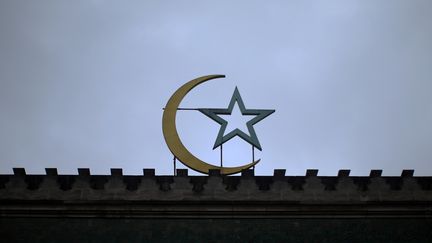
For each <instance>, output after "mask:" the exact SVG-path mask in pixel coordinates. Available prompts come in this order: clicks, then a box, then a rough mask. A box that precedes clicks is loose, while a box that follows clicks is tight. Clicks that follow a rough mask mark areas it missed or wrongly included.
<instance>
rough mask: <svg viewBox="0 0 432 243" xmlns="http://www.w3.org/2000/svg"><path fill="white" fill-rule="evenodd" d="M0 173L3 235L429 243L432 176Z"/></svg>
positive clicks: (14, 238) (15, 238)
mask: <svg viewBox="0 0 432 243" xmlns="http://www.w3.org/2000/svg"><path fill="white" fill-rule="evenodd" d="M13 171H14V174H13V175H0V235H1V239H2V240H3V241H4V242H303V243H304V242H359V243H360V242H404V243H407V242H415V243H418V242H430V239H431V238H432V231H431V230H430V229H431V227H432V217H431V215H432V177H416V176H414V171H413V170H404V171H402V173H401V176H381V174H382V171H381V170H372V171H371V172H370V175H369V176H350V175H349V174H350V171H349V170H340V171H339V173H338V175H337V176H318V170H307V171H306V174H305V175H304V176H286V175H285V170H275V171H274V174H273V176H255V175H254V171H253V170H246V171H243V172H242V173H241V175H240V176H221V175H220V172H219V171H218V170H213V171H211V172H210V175H209V176H188V170H185V169H179V170H177V173H176V174H177V175H176V176H162V175H161V176H158V175H155V170H154V169H144V171H143V172H144V174H143V175H141V176H130V175H123V172H122V169H111V175H91V174H90V170H89V169H78V175H58V173H57V169H53V168H51V169H46V175H27V174H26V172H25V170H24V169H22V168H15V169H14V170H13Z"/></svg>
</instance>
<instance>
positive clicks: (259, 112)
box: [198, 87, 275, 151]
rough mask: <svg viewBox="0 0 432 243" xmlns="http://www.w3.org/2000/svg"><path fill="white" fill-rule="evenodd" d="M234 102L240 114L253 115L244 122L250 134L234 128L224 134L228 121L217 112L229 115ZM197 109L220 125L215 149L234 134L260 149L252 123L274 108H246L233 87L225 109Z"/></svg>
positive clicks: (266, 115) (268, 113) (264, 116)
mask: <svg viewBox="0 0 432 243" xmlns="http://www.w3.org/2000/svg"><path fill="white" fill-rule="evenodd" d="M235 103H237V104H238V106H239V108H240V111H241V113H242V115H247V116H253V115H255V117H254V118H252V119H251V120H249V121H248V122H247V123H246V126H247V128H248V131H249V134H250V135H247V134H246V133H245V132H243V131H241V130H240V129H238V128H236V129H234V130H233V131H231V132H230V133H228V134H227V135H225V136H224V133H225V130H226V128H227V126H228V122H227V121H226V120H225V119H223V118H221V117H220V116H218V114H219V115H231V113H232V111H233V109H234V105H235ZM198 110H199V111H200V112H201V113H203V114H204V115H206V116H207V117H209V118H211V119H212V120H214V121H216V122H217V123H219V124H220V125H221V127H220V129H219V133H218V136H217V138H216V141H215V144H214V146H213V149H216V148H217V147H219V146H221V145H222V144H224V143H226V142H227V141H229V140H230V139H232V138H234V137H235V136H239V137H240V138H242V139H243V140H245V141H246V142H248V143H249V144H251V145H252V146H254V147H255V148H257V149H259V150H260V151H261V150H262V148H261V144H260V142H259V140H258V137H257V135H256V132H255V129H254V127H253V125H255V124H256V123H258V122H259V121H261V120H263V119H264V118H266V117H268V116H269V115H271V114H272V113H273V112H275V110H267V109H246V107H245V105H244V103H243V99H242V98H241V95H240V92H239V90H238V88H237V87H235V90H234V93H233V95H232V97H231V101H230V103H229V105H228V108H226V109H219V108H200V109H198Z"/></svg>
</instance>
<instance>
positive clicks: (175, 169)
mask: <svg viewBox="0 0 432 243" xmlns="http://www.w3.org/2000/svg"><path fill="white" fill-rule="evenodd" d="M173 162H174V175H176V174H177V166H176V165H177V163H176V162H177V158H176V157H175V156H174V159H173Z"/></svg>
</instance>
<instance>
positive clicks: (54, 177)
mask: <svg viewBox="0 0 432 243" xmlns="http://www.w3.org/2000/svg"><path fill="white" fill-rule="evenodd" d="M13 171H14V174H13V175H0V200H2V201H5V200H23V201H25V200H57V201H58V200H62V201H70V200H72V201H101V200H102V201H107V200H128V201H266V202H299V203H302V202H303V203H319V204H326V203H367V202H430V201H432V177H415V176H413V174H414V171H413V170H403V171H402V174H401V176H397V177H392V176H381V173H382V171H381V170H372V171H371V172H370V175H369V176H367V177H362V176H349V174H350V171H349V170H340V171H339V173H338V175H337V176H317V175H318V170H307V171H306V175H305V176H285V170H274V174H273V176H255V175H254V171H253V170H246V171H243V172H242V173H241V176H221V175H220V173H219V171H218V170H212V171H211V172H210V175H209V176H188V170H186V169H178V170H177V175H176V176H158V175H155V170H154V169H144V170H143V172H144V173H143V175H142V176H129V175H123V173H122V169H111V175H91V174H90V170H89V169H78V175H58V173H57V169H55V168H47V169H46V175H28V174H26V172H25V170H24V169H23V168H14V169H13Z"/></svg>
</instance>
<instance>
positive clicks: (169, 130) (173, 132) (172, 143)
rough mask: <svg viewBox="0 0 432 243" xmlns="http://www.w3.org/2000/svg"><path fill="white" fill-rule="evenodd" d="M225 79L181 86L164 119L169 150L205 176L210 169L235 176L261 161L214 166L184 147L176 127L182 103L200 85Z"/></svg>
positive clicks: (222, 76)
mask: <svg viewBox="0 0 432 243" xmlns="http://www.w3.org/2000/svg"><path fill="white" fill-rule="evenodd" d="M224 77H225V75H208V76H203V77H199V78H196V79H193V80H191V81H189V82H187V83H186V84H184V85H183V86H181V87H180V88H179V89H178V90H177V91H176V92H174V94H173V95H172V96H171V98H170V99H169V100H168V103H167V104H166V106H165V110H164V112H163V117H162V130H163V135H164V138H165V142H166V144H167V145H168V148H169V149H170V150H171V153H173V155H174V156H175V157H176V158H177V159H178V160H179V161H180V162H182V163H183V164H184V165H186V166H187V167H189V168H191V169H193V170H196V171H198V172H201V173H205V174H208V173H209V170H210V169H218V170H220V172H221V174H223V175H230V174H235V173H239V172H241V171H242V170H245V169H248V168H250V167H252V166H254V165H255V164H257V163H258V162H259V161H260V160H256V161H253V162H252V163H249V164H246V165H242V166H238V167H220V166H214V165H211V164H209V163H206V162H204V161H202V160H200V159H199V158H197V157H196V156H194V155H193V154H192V153H191V152H189V150H188V149H187V148H186V147H185V146H184V145H183V143H182V141H181V140H180V137H179V135H178V132H177V127H176V115H177V109H178V107H179V105H180V102H181V101H182V100H183V98H184V97H185V96H186V95H187V93H189V91H191V90H192V89H193V88H195V87H196V86H198V85H199V84H201V83H204V82H206V81H209V80H211V79H215V78H224Z"/></svg>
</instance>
